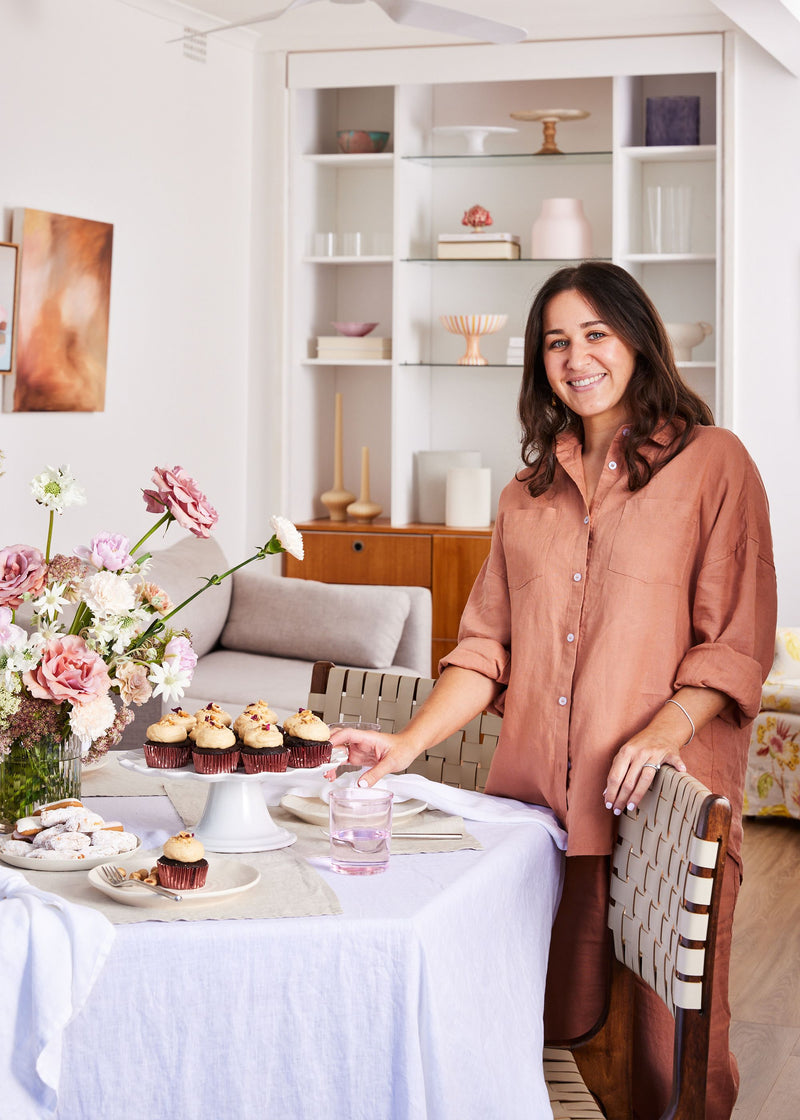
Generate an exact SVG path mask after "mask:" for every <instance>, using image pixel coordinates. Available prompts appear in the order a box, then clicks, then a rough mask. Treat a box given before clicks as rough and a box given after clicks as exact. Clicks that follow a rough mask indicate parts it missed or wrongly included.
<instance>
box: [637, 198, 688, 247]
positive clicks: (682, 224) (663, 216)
mask: <svg viewBox="0 0 800 1120" xmlns="http://www.w3.org/2000/svg"><path fill="white" fill-rule="evenodd" d="M647 222H648V230H649V235H650V243H649V246H648V251H649V252H651V253H688V252H689V251H690V245H691V227H692V188H691V187H687V186H677V187H648V188H647Z"/></svg>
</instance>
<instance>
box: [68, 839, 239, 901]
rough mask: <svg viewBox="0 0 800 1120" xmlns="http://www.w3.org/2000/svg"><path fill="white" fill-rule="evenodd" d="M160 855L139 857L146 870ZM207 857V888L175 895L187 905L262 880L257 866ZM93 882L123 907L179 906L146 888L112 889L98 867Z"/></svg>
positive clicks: (220, 896)
mask: <svg viewBox="0 0 800 1120" xmlns="http://www.w3.org/2000/svg"><path fill="white" fill-rule="evenodd" d="M160 855H161V851H160V850H156V851H153V852H144V853H142V854H141V855H140V857H139V859H140V862H141V865H142V867H144V866H145V864H146V865H147V866H148V867H152V866H153V865H154V864H155V862H156V860H157V859H158V857H159V856H160ZM206 858H207V859H208V877H207V879H206V885H205V886H204V887H198V888H197V890H193V891H175V892H174V893H175V894H179V895H180V896H181V899H182V900H183V902H209V901H211V900H212V899H216V898H226V897H227V896H228V895H232V894H239V893H240V892H241V891H247V890H249V889H250V888H251V887H254V886H255V885H256V883H257V882H258V881H259V879H260V878H261V872H260V871H258V870H257V869H256V868H255V867H250V865H249V864H247V863H240V862H239V861H238V860H236V859H215V858H213V857H212V858H209V857H208V855H206ZM113 862H114V861H113V860H109V859H105V860H103V863H113ZM89 882H90V883H91V884H92V886H93V887H96V888H97V890H99V891H102V892H103V894H107V895H108V897H109V898H113V899H114V901H115V902H121V903H122V904H123V906H145V907H150V908H151V909H152V908H155V907H158V908H163V907H164V906H175V905H176V904H175V903H174V902H171V901H170V900H169V899H168V898H163V897H162V896H161V895H158V894H156V893H155V892H154V891H149V890H148V889H147V888H146V887H112V886H111V884H110V883H107V882H106V881H105V879H104V878H103V876H102V875H101V874H100V869H99V867H95V868H93V869H92V870H91V871H90V872H89ZM170 889H172V888H170Z"/></svg>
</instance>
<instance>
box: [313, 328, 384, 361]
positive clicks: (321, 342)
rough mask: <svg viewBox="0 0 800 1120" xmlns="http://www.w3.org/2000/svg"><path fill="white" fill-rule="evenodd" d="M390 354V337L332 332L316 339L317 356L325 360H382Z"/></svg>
mask: <svg viewBox="0 0 800 1120" xmlns="http://www.w3.org/2000/svg"><path fill="white" fill-rule="evenodd" d="M391 356H392V340H391V338H373V337H371V336H370V335H365V336H364V337H362V338H355V337H353V336H352V335H345V334H334V335H320V336H319V338H318V339H317V357H318V358H321V359H322V360H323V361H325V362H382V361H385V360H387V359H390V358H391Z"/></svg>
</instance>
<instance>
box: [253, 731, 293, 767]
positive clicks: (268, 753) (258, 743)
mask: <svg viewBox="0 0 800 1120" xmlns="http://www.w3.org/2000/svg"><path fill="white" fill-rule="evenodd" d="M242 765H243V766H244V769H245V772H246V773H247V774H264V773H274V774H281V773H283V771H284V770H285V769H286V768H287V766H288V765H289V748H288V747H287V746H286V745H285V744H284V741H283V735H282V734H281V732H280V729H279V728H278V727H276V726H275V725H274V724H272V723H263V724H260V725H258V726H256V727H249V728H246V729H245V739H244V743H243V744H242Z"/></svg>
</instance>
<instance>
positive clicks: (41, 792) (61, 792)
mask: <svg viewBox="0 0 800 1120" xmlns="http://www.w3.org/2000/svg"><path fill="white" fill-rule="evenodd" d="M80 795H81V741H80V739H79V738H78V737H77V736H76V735H70V736H69V737H68V738H67V739H65V740H63V741H62V740H60V739H57V738H55V736H52V735H43V736H42V737H41V738H40V739H38V740H37V741H36V742H33V743H31V742H27V743H26V742H23V740H22V739H15V740H14V742H13V743H12V744H11V747H10V750H9V752H8V753H7V754H4V755H2V757H0V832H12V831H13V829H14V826H15V824H16V822H17V820H18V819H19V818H20V817H27V816H29V815H30V814H31V813H32V812H33V810H34V809H35V808H36V807H37V806H38V805H46V804H47V803H48V802H50V801H61V800H62V799H63V798H67V797H74V798H80Z"/></svg>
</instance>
